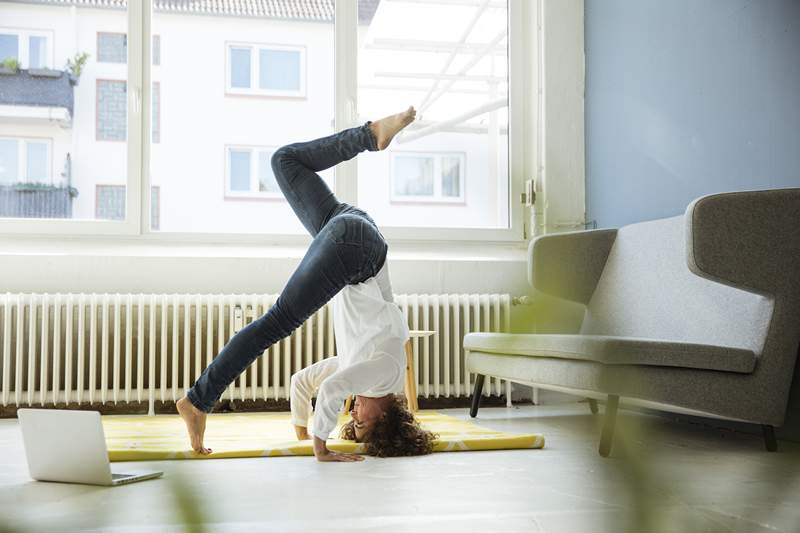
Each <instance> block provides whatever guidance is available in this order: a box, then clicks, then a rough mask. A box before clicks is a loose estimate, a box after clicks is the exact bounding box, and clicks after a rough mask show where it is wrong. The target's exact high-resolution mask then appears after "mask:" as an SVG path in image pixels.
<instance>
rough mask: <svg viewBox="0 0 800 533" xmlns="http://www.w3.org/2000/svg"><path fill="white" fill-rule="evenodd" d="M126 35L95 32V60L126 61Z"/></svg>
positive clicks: (104, 61) (107, 61) (106, 61)
mask: <svg viewBox="0 0 800 533" xmlns="http://www.w3.org/2000/svg"><path fill="white" fill-rule="evenodd" d="M127 60H128V36H127V35H126V34H124V33H106V32H100V33H98V34H97V61H98V62H100V63H126V62H127Z"/></svg>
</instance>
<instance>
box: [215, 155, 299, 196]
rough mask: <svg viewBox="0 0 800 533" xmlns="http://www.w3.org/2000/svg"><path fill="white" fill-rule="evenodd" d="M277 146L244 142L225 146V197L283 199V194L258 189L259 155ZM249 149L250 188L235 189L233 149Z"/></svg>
mask: <svg viewBox="0 0 800 533" xmlns="http://www.w3.org/2000/svg"><path fill="white" fill-rule="evenodd" d="M278 148H279V147H277V146H253V145H242V144H229V145H226V146H225V199H226V200H234V199H241V198H248V199H253V198H255V199H263V200H283V199H284V197H283V194H282V193H281V192H280V191H277V192H261V191H259V190H258V184H259V179H258V157H259V155H260V154H262V153H264V152H272V153H275V151H276V150H277V149H278ZM234 150H236V151H241V152H244V151H247V152H249V153H250V190H249V191H246V192H245V191H234V190H231V151H234Z"/></svg>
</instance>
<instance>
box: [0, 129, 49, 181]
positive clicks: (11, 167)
mask: <svg viewBox="0 0 800 533" xmlns="http://www.w3.org/2000/svg"><path fill="white" fill-rule="evenodd" d="M50 144H51V141H50V140H49V139H18V138H10V137H0V185H12V184H15V183H39V184H48V185H49V184H52V176H51V175H50V168H51V164H50Z"/></svg>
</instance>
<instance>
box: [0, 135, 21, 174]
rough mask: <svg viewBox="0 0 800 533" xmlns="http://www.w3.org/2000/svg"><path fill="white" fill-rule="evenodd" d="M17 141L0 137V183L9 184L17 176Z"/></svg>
mask: <svg viewBox="0 0 800 533" xmlns="http://www.w3.org/2000/svg"><path fill="white" fill-rule="evenodd" d="M18 159H19V141H17V140H15V139H0V185H10V184H12V183H14V182H16V181H18V177H19V164H18Z"/></svg>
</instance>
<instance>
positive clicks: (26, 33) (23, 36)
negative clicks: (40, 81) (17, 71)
mask: <svg viewBox="0 0 800 533" xmlns="http://www.w3.org/2000/svg"><path fill="white" fill-rule="evenodd" d="M0 33H3V34H8V35H16V36H17V39H18V42H19V64H20V68H23V69H28V68H30V59H31V58H30V52H31V50H30V42H29V40H30V38H31V37H44V38H46V39H47V44H46V45H45V55H46V57H45V65H44V67H36V68H46V69H52V68H53V32H52V31H49V30H35V29H27V28H8V27H0ZM3 59H5V58H0V61H2V60H3Z"/></svg>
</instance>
